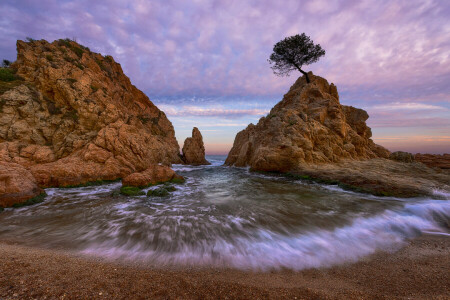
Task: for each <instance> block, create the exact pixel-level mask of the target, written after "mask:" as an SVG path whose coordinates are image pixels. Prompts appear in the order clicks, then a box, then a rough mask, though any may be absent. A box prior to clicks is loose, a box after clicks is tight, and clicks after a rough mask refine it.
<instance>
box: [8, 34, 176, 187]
mask: <svg viewBox="0 0 450 300" xmlns="http://www.w3.org/2000/svg"><path fill="white" fill-rule="evenodd" d="M17 52H18V54H17V61H16V62H14V63H13V64H12V66H11V70H13V71H14V72H15V74H16V75H15V76H16V77H17V78H18V79H17V80H16V81H14V82H12V83H5V82H3V83H2V82H0V83H1V84H2V86H1V88H0V112H1V114H0V161H3V162H8V163H15V164H19V165H21V166H23V167H25V168H27V169H28V170H30V172H31V174H32V175H33V176H34V178H35V180H36V182H37V183H38V185H39V186H40V187H50V186H66V185H77V184H83V183H86V182H88V181H95V180H101V179H117V178H124V177H126V176H127V175H129V174H131V173H134V172H141V171H144V170H146V169H148V168H152V167H154V166H156V165H157V164H159V163H161V164H163V165H166V166H170V164H171V163H181V160H180V157H179V145H178V143H177V141H176V139H175V132H174V129H173V126H172V124H171V122H170V121H169V120H168V119H167V117H166V115H165V114H164V112H162V111H160V110H159V109H158V108H157V107H156V106H155V105H154V104H153V103H152V102H151V101H150V100H149V99H148V97H147V96H146V95H145V94H144V93H143V92H141V91H140V90H138V89H137V88H136V87H135V86H134V85H132V84H131V82H130V80H129V78H128V77H127V76H125V75H124V74H123V71H122V68H121V66H120V64H118V63H116V62H115V61H114V59H113V58H112V57H111V56H102V55H101V54H98V53H94V52H91V51H90V50H89V48H87V47H84V46H82V45H79V44H77V43H76V42H74V41H71V40H67V39H66V40H57V41H54V42H53V43H48V42H47V41H44V40H40V41H32V42H23V41H18V42H17Z"/></svg>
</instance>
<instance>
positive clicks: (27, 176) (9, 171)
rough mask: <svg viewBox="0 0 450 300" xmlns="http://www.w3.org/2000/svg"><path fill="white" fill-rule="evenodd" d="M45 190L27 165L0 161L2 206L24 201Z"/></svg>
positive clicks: (0, 199)
mask: <svg viewBox="0 0 450 300" xmlns="http://www.w3.org/2000/svg"><path fill="white" fill-rule="evenodd" d="M42 192H43V190H42V189H41V188H39V186H38V185H37V182H36V180H35V178H34V177H33V175H32V174H31V172H30V171H29V170H27V169H26V168H25V167H23V166H21V165H19V164H16V163H10V162H1V161H0V207H10V206H13V205H14V204H18V203H23V202H25V201H27V200H28V199H31V198H33V197H36V196H38V195H40V194H41V193H42Z"/></svg>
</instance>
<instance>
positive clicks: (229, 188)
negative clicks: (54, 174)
mask: <svg viewBox="0 0 450 300" xmlns="http://www.w3.org/2000/svg"><path fill="white" fill-rule="evenodd" d="M208 158H209V160H210V161H211V162H212V165H211V166H199V167H191V166H181V165H180V166H174V169H175V170H176V171H177V172H178V173H179V174H181V175H183V176H185V177H186V178H187V182H186V183H185V184H183V185H177V186H176V187H177V190H176V191H175V192H173V193H171V195H170V196H168V197H163V198H158V197H147V196H139V197H127V196H122V195H119V196H113V195H112V194H113V191H115V190H118V189H119V188H120V183H119V182H118V183H112V184H108V185H104V186H97V187H84V188H74V189H48V190H47V193H48V195H49V196H48V197H47V199H46V201H44V202H43V203H41V204H38V205H35V206H30V207H25V208H21V209H8V210H6V211H5V212H3V213H1V214H0V240H12V241H16V242H19V243H22V244H25V245H32V246H39V247H49V248H59V249H67V250H73V251H77V252H81V253H87V254H90V255H99V256H103V257H109V258H114V259H122V260H133V261H142V262H145V263H149V264H154V265H157V266H161V265H196V266H200V265H213V266H226V267H237V268H254V269H271V268H280V267H285V268H291V269H296V270H297V269H302V268H305V267H315V266H326V265H331V264H335V263H340V262H343V261H349V260H350V261H352V260H356V259H358V258H359V257H361V256H364V255H367V254H370V253H373V252H374V251H375V250H376V249H391V248H393V247H396V246H398V245H401V243H402V242H403V241H404V240H405V239H406V238H408V237H414V236H416V235H418V234H420V233H421V232H422V231H435V232H441V233H444V234H447V233H448V224H449V216H450V201H449V200H432V199H423V198H421V199H412V200H411V199H408V200H402V199H397V198H388V197H382V198H380V197H375V196H370V195H365V194H358V193H353V192H346V191H342V190H340V189H339V188H336V187H333V186H324V185H319V184H313V183H308V182H304V181H301V180H294V179H290V178H285V177H283V176H276V175H266V174H260V173H251V172H249V171H248V170H246V169H241V168H230V167H224V166H222V164H223V162H224V157H218V156H211V157H208ZM444 196H445V197H447V199H450V198H449V197H448V196H449V195H448V194H444ZM441 197H442V195H441Z"/></svg>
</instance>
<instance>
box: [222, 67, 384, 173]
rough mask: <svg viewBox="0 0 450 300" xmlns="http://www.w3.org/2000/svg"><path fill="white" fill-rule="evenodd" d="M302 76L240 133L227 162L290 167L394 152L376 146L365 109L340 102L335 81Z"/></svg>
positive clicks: (266, 167)
mask: <svg viewBox="0 0 450 300" xmlns="http://www.w3.org/2000/svg"><path fill="white" fill-rule="evenodd" d="M309 77H310V79H311V83H309V84H307V83H306V79H305V77H300V78H299V79H298V80H297V81H296V82H295V84H294V85H293V86H292V87H291V88H290V90H289V92H288V93H287V94H286V95H284V98H283V100H281V101H280V102H279V103H278V104H277V105H275V107H273V108H272V110H271V111H270V113H269V114H268V115H267V116H266V117H263V118H261V119H260V120H259V122H258V124H257V125H253V124H250V125H249V126H248V127H247V128H246V129H245V130H243V131H241V132H239V133H238V134H237V135H236V138H235V141H234V144H233V148H232V149H231V151H230V153H229V154H228V157H227V160H226V162H225V163H226V164H227V165H234V166H250V167H251V169H252V170H259V171H278V172H289V171H292V170H297V169H299V168H300V167H301V166H302V165H304V164H315V163H330V162H338V161H340V160H341V159H369V158H377V157H383V158H386V157H388V156H389V154H390V152H389V151H388V150H386V149H385V148H383V147H381V146H378V145H376V144H375V143H374V142H373V141H372V140H371V139H370V137H371V136H372V132H371V130H370V128H369V127H368V126H367V125H366V120H367V119H368V117H369V115H368V114H367V112H365V111H364V110H362V109H358V108H354V107H351V106H345V105H341V104H340V103H339V95H338V92H337V88H336V86H335V85H334V84H329V83H328V82H327V81H326V80H325V79H324V78H322V77H319V76H314V75H313V74H312V73H310V75H309Z"/></svg>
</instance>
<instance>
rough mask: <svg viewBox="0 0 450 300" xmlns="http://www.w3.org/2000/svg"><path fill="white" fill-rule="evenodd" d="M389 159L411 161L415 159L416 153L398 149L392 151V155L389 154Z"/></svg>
mask: <svg viewBox="0 0 450 300" xmlns="http://www.w3.org/2000/svg"><path fill="white" fill-rule="evenodd" d="M389 159H391V160H395V161H400V162H405V163H411V162H413V161H414V155H412V154H411V153H409V152H403V151H396V152H392V153H391V155H389Z"/></svg>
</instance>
